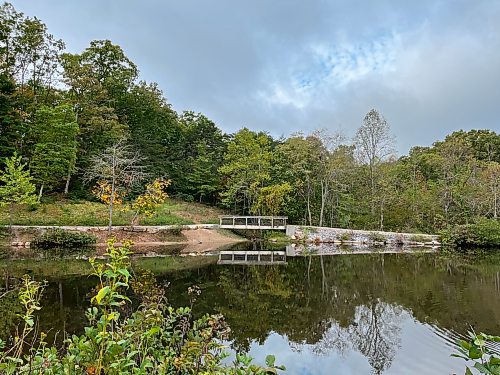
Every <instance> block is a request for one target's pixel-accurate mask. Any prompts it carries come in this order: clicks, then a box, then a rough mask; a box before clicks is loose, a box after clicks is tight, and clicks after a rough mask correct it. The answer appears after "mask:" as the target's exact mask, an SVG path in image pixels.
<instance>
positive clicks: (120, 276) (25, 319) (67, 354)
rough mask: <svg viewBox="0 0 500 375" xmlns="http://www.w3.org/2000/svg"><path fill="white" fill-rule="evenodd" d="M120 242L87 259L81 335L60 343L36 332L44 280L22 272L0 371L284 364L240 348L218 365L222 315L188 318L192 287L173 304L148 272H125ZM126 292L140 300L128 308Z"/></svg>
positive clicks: (237, 369) (194, 370) (113, 371)
mask: <svg viewBox="0 0 500 375" xmlns="http://www.w3.org/2000/svg"><path fill="white" fill-rule="evenodd" d="M123 243H124V245H123V247H115V246H114V241H113V240H112V241H110V242H109V243H108V252H107V253H106V256H107V258H108V261H107V262H106V263H97V262H96V261H95V260H92V259H91V261H90V264H91V266H92V269H93V272H92V275H93V276H95V277H96V278H97V279H98V285H97V287H96V293H95V295H94V297H93V298H92V299H91V303H92V307H91V308H89V309H88V310H87V318H88V321H89V324H88V326H87V327H85V329H84V333H83V334H81V335H80V336H77V335H73V336H71V337H68V338H67V339H66V340H65V341H64V344H63V347H61V348H56V347H54V346H50V345H49V344H48V343H47V342H46V341H45V334H43V333H42V334H41V335H40V337H39V338H38V339H37V338H36V335H35V332H36V327H37V325H36V323H35V319H36V315H35V314H36V312H37V311H38V310H40V309H41V308H42V306H41V304H40V299H41V295H42V292H43V289H44V285H43V284H41V283H39V282H36V281H33V280H31V279H30V278H29V277H28V276H25V277H24V279H23V285H22V287H21V288H20V291H19V300H20V302H21V304H22V306H23V308H24V312H23V313H22V314H20V317H21V321H22V323H21V324H20V326H19V327H18V329H17V330H16V337H14V338H13V339H12V340H10V342H11V343H12V346H11V347H7V342H5V341H2V340H0V373H2V374H73V375H84V374H106V375H121V374H142V375H146V374H152V375H153V374H154V375H156V374H158V375H160V374H178V375H188V374H220V375H237V374H238V375H239V374H246V375H252V374H255V375H265V374H277V371H278V370H280V369H282V370H284V367H282V366H275V358H274V356H271V355H270V356H267V358H266V365H265V367H260V366H256V365H253V364H251V361H252V358H250V357H248V356H246V355H243V354H236V358H235V361H234V362H233V363H232V364H225V363H224V362H223V360H224V359H225V358H226V357H227V354H226V353H225V351H224V348H225V346H224V342H223V341H224V340H227V338H228V334H229V332H230V329H229V327H228V326H227V324H226V323H225V321H224V318H223V316H222V315H220V314H217V315H208V314H206V315H204V316H202V317H200V318H195V317H194V316H193V313H192V306H193V303H194V302H195V300H196V298H197V297H198V295H199V294H200V289H199V288H197V287H190V288H189V289H188V294H189V296H190V300H191V301H190V302H191V306H190V307H180V308H174V307H172V306H170V305H169V304H168V303H167V299H166V297H165V290H164V288H162V287H160V286H159V285H157V284H156V281H155V280H154V277H153V276H152V275H149V277H148V275H147V274H146V275H144V276H143V277H142V278H140V279H135V280H134V278H133V277H132V275H131V274H130V272H129V266H130V263H129V257H128V256H129V255H130V251H129V247H130V245H131V244H130V243H127V242H125V241H124V242H123ZM127 290H129V292H128V293H127ZM131 292H133V293H135V295H136V296H137V297H138V299H139V301H140V304H139V306H138V308H137V310H134V311H133V312H131V313H130V312H129V313H127V311H129V310H130V308H129V309H127V305H128V307H130V305H131V300H130V298H129V297H128V296H127V295H129V294H130V293H131ZM28 337H29V340H27V338H28ZM2 349H3V350H2Z"/></svg>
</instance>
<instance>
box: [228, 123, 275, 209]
mask: <svg viewBox="0 0 500 375" xmlns="http://www.w3.org/2000/svg"><path fill="white" fill-rule="evenodd" d="M271 146H272V139H271V137H270V136H269V135H267V134H265V133H262V132H260V133H256V132H253V131H250V130H248V129H247V128H243V129H241V130H240V131H238V132H237V133H236V134H235V135H234V137H233V139H232V140H231V141H230V142H229V144H228V146H227V153H226V154H225V155H224V164H223V165H222V166H221V167H220V168H219V172H220V173H222V175H223V177H222V178H223V181H224V185H225V186H224V187H225V189H224V191H223V193H222V196H223V200H222V202H223V204H224V205H225V206H226V207H229V208H231V207H234V209H235V211H240V212H242V213H248V212H250V210H251V209H252V208H253V207H254V205H255V204H256V202H257V198H258V193H259V190H260V188H262V187H264V186H266V185H267V184H268V183H269V181H270V179H271V161H272V149H271Z"/></svg>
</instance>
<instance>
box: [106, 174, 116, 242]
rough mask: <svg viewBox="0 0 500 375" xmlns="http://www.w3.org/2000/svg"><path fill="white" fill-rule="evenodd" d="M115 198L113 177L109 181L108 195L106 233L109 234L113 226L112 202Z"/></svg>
mask: <svg viewBox="0 0 500 375" xmlns="http://www.w3.org/2000/svg"><path fill="white" fill-rule="evenodd" d="M114 200H115V179H114V178H113V181H112V183H111V196H110V197H109V222H108V234H111V228H112V227H113V203H114Z"/></svg>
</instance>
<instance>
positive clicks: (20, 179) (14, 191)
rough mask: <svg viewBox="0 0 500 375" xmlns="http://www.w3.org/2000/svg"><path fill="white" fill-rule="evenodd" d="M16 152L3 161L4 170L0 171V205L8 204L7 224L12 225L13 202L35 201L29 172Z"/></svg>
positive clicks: (30, 202) (32, 202) (33, 187)
mask: <svg viewBox="0 0 500 375" xmlns="http://www.w3.org/2000/svg"><path fill="white" fill-rule="evenodd" d="M25 167H26V164H23V163H22V162H21V156H17V153H14V155H13V156H12V157H11V158H9V159H7V160H6V161H5V171H3V172H0V183H1V184H2V185H1V186H0V206H9V224H10V226H12V210H13V207H14V204H34V203H36V195H35V189H36V188H35V185H34V184H33V183H32V182H31V180H32V177H31V176H30V172H29V171H28V170H25V169H24V168H25Z"/></svg>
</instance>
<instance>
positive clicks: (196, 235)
mask: <svg viewBox="0 0 500 375" xmlns="http://www.w3.org/2000/svg"><path fill="white" fill-rule="evenodd" d="M182 234H183V235H184V236H185V237H186V239H187V243H188V245H187V246H186V247H185V248H184V249H183V250H182V253H204V252H209V251H215V250H218V249H220V248H221V247H224V246H226V245H230V244H233V243H237V242H241V241H244V239H239V238H233V237H229V236H226V235H224V234H222V233H220V232H218V231H216V230H210V229H194V230H183V231H182Z"/></svg>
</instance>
